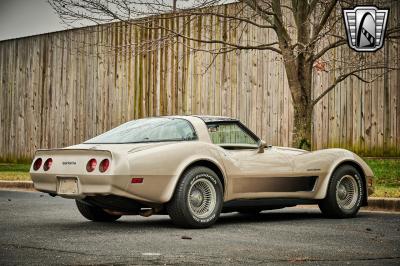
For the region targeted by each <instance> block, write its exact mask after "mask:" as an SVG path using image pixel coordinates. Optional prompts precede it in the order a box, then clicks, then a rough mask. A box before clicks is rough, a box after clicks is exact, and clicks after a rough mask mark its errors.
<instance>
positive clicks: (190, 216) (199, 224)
mask: <svg viewBox="0 0 400 266" xmlns="http://www.w3.org/2000/svg"><path fill="white" fill-rule="evenodd" d="M199 182H204V183H207V184H208V185H209V186H210V187H209V188H210V189H213V190H214V192H215V194H214V196H215V202H214V201H213V200H212V201H213V202H214V203H213V204H210V205H209V207H210V208H207V212H206V213H205V215H207V216H206V217H199V216H197V214H196V213H195V211H194V210H193V208H195V207H192V201H190V203H189V192H191V193H194V192H195V190H196V188H195V184H197V183H199ZM191 189H193V191H192V190H191ZM191 195H193V194H191ZM210 198H211V197H210ZM204 200H205V198H204V197H201V199H200V200H199V201H200V203H199V204H201V206H202V205H203V202H204ZM222 204H223V188H222V184H221V181H220V180H219V178H218V176H217V175H216V174H215V173H214V171H212V170H211V169H209V168H207V167H202V166H197V167H193V168H191V169H189V170H188V171H186V172H185V173H184V174H183V176H182V178H181V179H180V180H179V181H178V184H177V186H176V188H175V193H174V195H173V197H172V199H171V201H170V202H169V203H168V204H167V211H168V214H169V216H170V217H171V219H172V221H173V222H174V224H176V225H178V226H180V227H184V228H206V227H209V226H211V225H212V224H214V223H215V221H216V220H217V219H218V217H219V215H220V213H221V209H222ZM201 206H200V207H201ZM208 213H209V214H208Z"/></svg>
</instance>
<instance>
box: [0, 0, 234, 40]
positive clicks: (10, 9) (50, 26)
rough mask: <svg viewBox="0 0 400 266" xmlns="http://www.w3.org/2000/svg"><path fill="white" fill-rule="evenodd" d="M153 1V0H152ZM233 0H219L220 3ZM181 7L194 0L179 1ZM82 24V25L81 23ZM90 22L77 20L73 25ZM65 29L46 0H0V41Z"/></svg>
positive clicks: (77, 25)
mask: <svg viewBox="0 0 400 266" xmlns="http://www.w3.org/2000/svg"><path fill="white" fill-rule="evenodd" d="M152 1H155V0H152ZM234 1H235V0H221V1H220V3H229V2H234ZM181 2H182V3H183V4H182V7H185V6H191V5H193V3H194V2H195V1H194V0H185V1H181ZM83 24H84V25H83ZM89 24H92V23H89V22H77V23H76V24H73V26H74V27H82V26H86V25H89ZM65 29H67V26H66V25H65V24H63V23H62V21H61V19H60V18H59V17H58V15H57V14H56V13H55V11H54V10H53V9H52V7H51V6H50V4H49V3H48V2H47V0H0V41H3V40H8V39H15V38H20V37H26V36H32V35H37V34H42V33H48V32H54V31H60V30H65Z"/></svg>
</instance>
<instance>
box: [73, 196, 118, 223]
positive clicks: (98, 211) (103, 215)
mask: <svg viewBox="0 0 400 266" xmlns="http://www.w3.org/2000/svg"><path fill="white" fill-rule="evenodd" d="M75 202H76V206H77V207H78V210H79V212H80V213H81V214H82V215H83V217H85V218H86V219H88V220H91V221H94V222H113V221H116V220H118V219H119V218H120V217H121V216H120V215H111V214H109V213H107V212H105V211H104V210H103V209H102V208H99V207H96V206H94V205H92V204H89V203H86V202H84V201H82V200H75Z"/></svg>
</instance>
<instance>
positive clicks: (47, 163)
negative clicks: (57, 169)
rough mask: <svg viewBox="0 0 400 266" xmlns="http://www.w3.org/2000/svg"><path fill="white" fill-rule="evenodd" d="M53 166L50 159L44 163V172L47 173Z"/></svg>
mask: <svg viewBox="0 0 400 266" xmlns="http://www.w3.org/2000/svg"><path fill="white" fill-rule="evenodd" d="M52 164H53V159H51V158H49V159H47V160H46V161H45V162H44V165H43V170H45V171H47V170H49V169H50V167H51V165H52Z"/></svg>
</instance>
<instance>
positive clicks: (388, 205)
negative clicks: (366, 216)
mask: <svg viewBox="0 0 400 266" xmlns="http://www.w3.org/2000/svg"><path fill="white" fill-rule="evenodd" d="M366 209H367V210H372V211H375V210H377V211H395V212H399V211H400V198H378V197H369V198H368V207H366Z"/></svg>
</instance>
